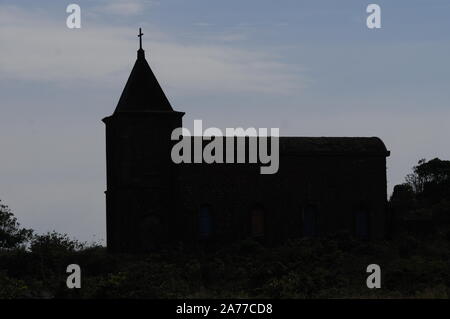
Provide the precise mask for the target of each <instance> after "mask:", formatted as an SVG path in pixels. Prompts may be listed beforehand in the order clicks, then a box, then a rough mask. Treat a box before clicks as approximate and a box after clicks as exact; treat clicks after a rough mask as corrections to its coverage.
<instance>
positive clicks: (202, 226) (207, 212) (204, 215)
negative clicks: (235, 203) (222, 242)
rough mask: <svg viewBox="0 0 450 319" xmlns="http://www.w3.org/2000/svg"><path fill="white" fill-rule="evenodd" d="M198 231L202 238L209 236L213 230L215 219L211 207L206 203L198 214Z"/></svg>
mask: <svg viewBox="0 0 450 319" xmlns="http://www.w3.org/2000/svg"><path fill="white" fill-rule="evenodd" d="M198 232H199V236H200V238H204V239H206V238H209V237H211V236H212V232H213V220H212V214H211V207H210V206H208V205H204V206H202V207H201V208H200V211H199V214H198Z"/></svg>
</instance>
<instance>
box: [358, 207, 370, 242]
mask: <svg viewBox="0 0 450 319" xmlns="http://www.w3.org/2000/svg"><path fill="white" fill-rule="evenodd" d="M355 235H356V237H357V238H360V239H368V238H369V213H368V211H367V210H366V209H358V210H357V211H356V213H355Z"/></svg>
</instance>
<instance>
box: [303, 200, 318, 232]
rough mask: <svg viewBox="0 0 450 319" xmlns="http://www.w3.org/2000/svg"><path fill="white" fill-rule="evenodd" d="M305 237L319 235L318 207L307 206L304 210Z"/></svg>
mask: <svg viewBox="0 0 450 319" xmlns="http://www.w3.org/2000/svg"><path fill="white" fill-rule="evenodd" d="M302 217H303V218H302V220H303V236H305V237H313V236H315V235H316V234H317V206H316V205H312V204H309V205H306V207H305V208H304V209H303V216H302Z"/></svg>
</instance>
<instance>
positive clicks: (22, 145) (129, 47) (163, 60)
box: [0, 0, 450, 240]
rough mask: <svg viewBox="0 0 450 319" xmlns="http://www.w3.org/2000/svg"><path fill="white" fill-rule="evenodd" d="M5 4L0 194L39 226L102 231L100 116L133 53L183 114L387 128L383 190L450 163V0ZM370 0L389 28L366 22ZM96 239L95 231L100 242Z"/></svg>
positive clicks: (319, 131) (244, 122)
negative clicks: (72, 14)
mask: <svg viewBox="0 0 450 319" xmlns="http://www.w3.org/2000/svg"><path fill="white" fill-rule="evenodd" d="M73 2H75V3H77V4H79V5H80V6H81V10H82V12H81V14H82V28H81V29H79V30H69V29H67V27H66V24H65V20H66V18H67V15H68V14H67V13H66V12H65V9H66V6H67V5H68V4H69V3H71V2H67V3H66V2H64V1H5V0H2V1H1V2H0V96H1V104H0V151H1V157H0V177H1V178H0V199H2V200H3V201H4V202H5V203H6V204H8V205H9V206H10V207H11V208H12V209H13V210H14V212H15V214H16V215H17V217H18V218H19V220H20V221H21V222H22V223H23V224H24V225H26V226H28V227H32V228H34V229H36V230H37V231H39V232H43V231H47V230H53V229H55V230H57V231H60V232H67V233H68V234H69V235H71V236H75V237H77V238H80V239H82V240H93V239H95V240H97V239H102V238H103V239H104V238H105V225H104V221H105V207H104V195H103V191H104V190H105V154H104V126H103V123H102V122H101V121H100V120H101V119H102V118H103V117H104V116H107V115H109V114H111V113H112V111H113V110H114V107H115V105H116V103H117V100H118V98H119V96H120V93H121V90H122V88H123V86H124V84H125V81H126V79H127V77H128V74H129V72H130V70H131V67H132V65H133V63H134V60H135V57H136V49H137V46H138V41H137V37H136V35H137V30H138V28H139V27H142V28H143V32H144V34H145V35H144V48H145V49H146V54H147V59H148V61H149V63H150V65H151V67H152V68H153V70H154V72H155V73H156V76H157V77H158V79H159V80H160V83H161V84H162V86H163V88H164V90H165V92H166V94H167V96H168V97H169V100H170V101H171V103H172V105H173V107H174V108H175V109H177V110H180V111H184V112H186V116H185V118H184V124H185V126H187V127H191V126H192V121H193V120H194V119H202V120H203V121H204V125H205V126H217V127H220V128H225V127H237V126H245V127H249V126H252V127H280V133H281V134H282V135H298V136H379V137H380V138H382V139H383V140H384V142H385V144H386V146H387V147H388V149H390V150H391V152H392V155H391V157H390V158H389V159H388V182H389V185H388V186H389V191H390V190H391V189H392V187H393V186H394V185H395V184H397V183H401V182H402V181H403V179H404V176H405V175H406V174H407V173H409V172H410V169H411V167H412V166H413V165H414V164H415V163H416V162H417V160H419V159H420V158H423V157H425V158H427V159H431V158H433V157H436V156H437V157H441V158H447V159H448V158H450V147H449V142H448V136H449V133H450V128H449V125H448V120H449V115H450V114H449V113H450V112H449V110H448V106H449V101H450V90H449V88H450V63H448V59H449V57H450V40H449V37H448V34H449V31H450V20H449V19H448V15H449V13H450V1H446V0H430V1H419V0H415V1H414V0H408V1H406V0H402V1H400V0H398V1H372V2H371V1H361V0H346V1H335V0H328V1H325V0H314V1H313V0H311V1H298V0H297V1H294V0H293V1H287V0H281V1H268V0H254V1H249V0H247V1H242V0H241V1H232V0H228V1H212V0H203V1H200V0H189V1H188V0H185V1H182V0H177V1H175V0H164V1H162V0H161V1H152V0H149V1H129V0H108V1H73ZM369 3H377V4H379V5H380V6H381V8H382V29H379V30H369V29H368V28H367V27H366V25H365V20H366V17H367V13H366V12H365V9H366V7H367V5H368V4H369ZM94 235H95V237H93V236H94Z"/></svg>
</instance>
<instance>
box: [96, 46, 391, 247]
mask: <svg viewBox="0 0 450 319" xmlns="http://www.w3.org/2000/svg"><path fill="white" fill-rule="evenodd" d="M183 115H184V113H183V112H178V111H174V110H173V108H172V106H171V105H170V103H169V101H168V100H167V98H166V96H165V94H164V92H163V90H162V88H161V87H160V85H159V84H158V81H157V79H156V77H155V75H154V74H153V72H152V70H151V69H150V66H149V65H148V63H147V61H146V59H145V53H144V50H143V49H142V46H141V48H140V49H139V50H138V56H137V60H136V63H135V65H134V67H133V70H132V71H131V74H130V76H129V79H128V81H127V83H126V85H125V88H124V90H123V92H122V95H121V97H120V99H119V102H118V105H117V107H116V109H115V111H114V113H113V114H112V115H111V116H109V117H106V118H104V119H103V122H104V123H105V125H106V161H107V190H106V192H105V193H106V224H107V247H108V250H109V251H112V252H144V251H149V250H153V249H158V248H160V247H163V246H166V245H173V244H178V243H183V244H186V245H204V244H213V245H214V244H217V245H220V244H221V243H226V242H232V241H236V240H240V239H245V238H248V237H253V238H255V239H256V240H258V241H260V242H262V243H264V244H267V245H272V244H277V243H281V242H283V241H286V240H288V239H290V238H298V237H313V236H324V235H329V234H333V233H338V232H347V233H350V234H352V235H354V236H356V237H358V238H361V239H378V238H383V237H384V236H385V235H386V229H387V221H388V216H387V210H386V200H387V193H386V157H387V156H389V151H388V150H387V149H386V147H385V145H384V143H383V142H382V141H381V140H380V139H379V138H376V137H280V138H279V169H278V172H277V173H275V174H267V175H265V174H260V166H261V165H260V164H259V163H255V164H248V163H247V164H242V163H235V164H230V163H213V164H206V163H193V164H189V163H181V164H175V163H174V162H173V161H172V158H171V150H172V147H173V146H174V144H175V143H176V141H172V139H171V134H172V132H173V130H174V129H176V128H179V127H182V117H183ZM191 139H192V140H193V139H194V138H191ZM232 139H233V143H235V142H236V141H235V139H234V138H232ZM192 142H193V141H192ZM247 144H248V140H247Z"/></svg>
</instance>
